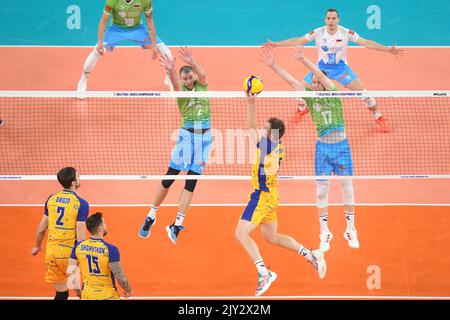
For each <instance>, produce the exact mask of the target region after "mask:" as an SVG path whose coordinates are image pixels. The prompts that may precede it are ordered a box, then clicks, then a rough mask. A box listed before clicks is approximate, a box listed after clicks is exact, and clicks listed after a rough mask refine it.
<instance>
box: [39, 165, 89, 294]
mask: <svg viewBox="0 0 450 320" xmlns="http://www.w3.org/2000/svg"><path fill="white" fill-rule="evenodd" d="M57 178H58V181H59V183H60V184H61V185H62V186H63V187H64V190H63V191H60V192H58V193H55V194H53V195H51V196H50V197H49V198H48V199H47V202H46V203H45V209H44V210H45V211H44V216H43V217H42V220H41V223H40V224H39V227H38V230H37V232H36V245H35V247H34V248H33V249H32V251H31V254H32V255H33V256H35V255H37V254H38V252H39V251H41V250H42V249H41V246H42V241H43V240H44V237H45V233H46V231H47V229H48V237H47V247H46V252H45V264H46V265H47V274H46V276H45V281H46V282H48V283H52V284H53V286H54V288H55V291H56V295H55V300H66V299H67V298H68V297H69V291H68V290H67V285H66V280H67V277H66V270H67V264H68V262H69V258H70V253H71V252H72V248H73V247H74V245H75V243H76V242H80V241H83V240H84V239H86V222H85V221H86V219H87V216H88V213H89V204H88V203H87V201H86V200H84V199H81V198H80V197H79V196H78V195H77V194H76V193H75V191H76V190H77V189H78V188H79V187H80V176H79V175H78V173H77V171H76V170H75V169H74V168H72V167H66V168H63V169H61V170H60V171H59V172H58V175H57Z"/></svg>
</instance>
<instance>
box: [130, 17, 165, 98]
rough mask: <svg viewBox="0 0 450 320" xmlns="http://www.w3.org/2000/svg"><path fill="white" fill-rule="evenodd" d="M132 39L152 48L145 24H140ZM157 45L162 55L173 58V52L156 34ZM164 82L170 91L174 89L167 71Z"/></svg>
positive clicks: (143, 46) (144, 46) (145, 47)
mask: <svg viewBox="0 0 450 320" xmlns="http://www.w3.org/2000/svg"><path fill="white" fill-rule="evenodd" d="M130 40H134V41H136V42H138V43H140V44H141V46H142V48H144V49H151V45H152V41H150V34H149V33H148V31H147V29H146V28H145V26H144V25H140V26H139V27H137V28H136V29H135V30H134V31H133V39H130ZM156 47H157V49H158V51H159V53H160V54H161V55H166V56H168V57H169V58H170V59H172V58H173V56H172V52H171V51H170V50H169V48H168V47H167V46H166V45H165V44H164V42H163V41H162V40H161V38H159V37H158V36H156ZM164 83H165V84H166V85H167V86H169V89H170V91H173V85H172V82H170V77H169V75H168V74H167V73H166V75H165V78H164Z"/></svg>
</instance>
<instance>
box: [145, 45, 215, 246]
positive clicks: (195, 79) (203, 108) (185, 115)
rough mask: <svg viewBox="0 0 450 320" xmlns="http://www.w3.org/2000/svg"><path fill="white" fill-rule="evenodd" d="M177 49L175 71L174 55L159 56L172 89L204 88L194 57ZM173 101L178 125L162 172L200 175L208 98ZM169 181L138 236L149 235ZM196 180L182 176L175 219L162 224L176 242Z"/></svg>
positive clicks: (208, 143) (208, 138)
mask: <svg viewBox="0 0 450 320" xmlns="http://www.w3.org/2000/svg"><path fill="white" fill-rule="evenodd" d="M179 53H180V57H181V59H182V60H183V61H184V62H186V63H187V65H185V66H183V67H181V68H180V73H179V75H178V74H177V72H176V71H175V59H172V58H171V57H168V56H162V57H161V59H160V61H161V65H162V66H163V67H164V68H165V69H166V72H167V73H168V74H169V76H170V80H171V82H172V83H173V86H174V89H175V90H176V91H208V81H207V79H206V75H205V72H204V71H203V69H202V68H201V67H200V65H199V64H198V63H197V62H196V61H195V60H194V58H193V56H192V52H191V51H190V50H189V49H188V48H187V47H184V48H181V49H180V52H179ZM177 104H178V108H179V111H180V113H181V118H182V125H181V129H180V132H179V138H178V142H177V144H176V145H175V147H174V149H173V151H172V158H171V160H170V163H169V169H168V170H167V173H166V175H177V174H179V173H180V171H186V172H187V174H188V175H200V174H202V172H203V170H204V168H205V165H206V162H207V161H208V157H209V152H210V150H211V147H212V135H211V130H210V126H211V121H210V118H211V111H210V101H209V98H178V99H177ZM173 181H174V180H163V181H162V183H161V185H160V186H159V188H158V190H157V193H156V196H155V199H154V201H153V204H152V207H151V209H150V212H149V213H148V215H147V218H146V219H145V222H144V224H143V225H142V226H141V228H140V230H139V236H140V237H141V238H147V237H148V236H149V235H150V228H151V227H152V226H153V224H154V223H155V220H156V211H157V210H158V207H159V206H160V204H161V203H162V202H163V200H164V198H165V197H166V195H167V193H168V192H169V188H170V186H171V185H172V183H173ZM196 183H197V180H186V183H185V187H184V190H183V191H182V193H181V197H180V205H179V209H178V214H177V218H176V221H175V222H174V223H173V224H171V225H170V226H167V227H166V231H167V235H168V236H169V239H170V240H171V241H172V242H173V243H176V241H177V240H178V235H179V233H180V231H181V230H182V229H184V226H183V225H182V224H183V220H184V217H185V214H186V211H187V209H188V207H189V204H190V203H191V200H192V196H193V192H194V189H195V186H196Z"/></svg>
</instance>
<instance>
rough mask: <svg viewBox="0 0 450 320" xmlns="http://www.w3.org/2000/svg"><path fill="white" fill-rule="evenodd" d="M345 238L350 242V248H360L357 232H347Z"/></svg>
mask: <svg viewBox="0 0 450 320" xmlns="http://www.w3.org/2000/svg"><path fill="white" fill-rule="evenodd" d="M344 238H345V239H346V240H347V241H348V246H349V247H350V248H353V249H358V248H359V241H358V236H357V231H356V230H353V231H348V230H347V231H345V233H344Z"/></svg>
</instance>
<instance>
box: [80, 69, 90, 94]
mask: <svg viewBox="0 0 450 320" xmlns="http://www.w3.org/2000/svg"><path fill="white" fill-rule="evenodd" d="M87 79H88V76H87V73H85V72H84V71H83V73H82V74H81V78H80V81H78V86H77V91H78V93H83V92H86V89H87Z"/></svg>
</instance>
